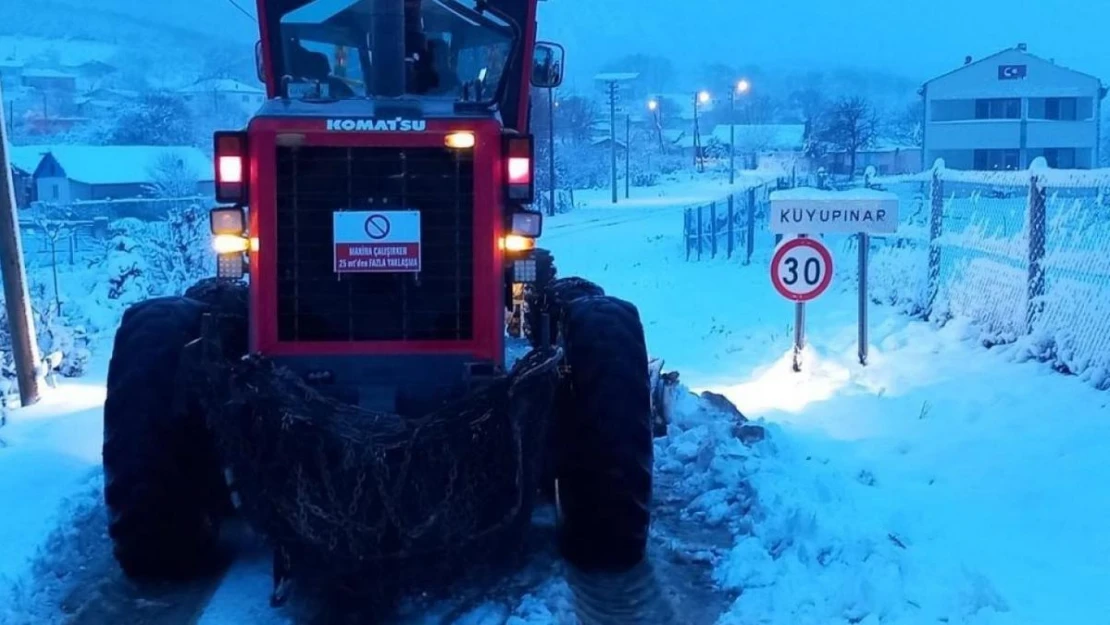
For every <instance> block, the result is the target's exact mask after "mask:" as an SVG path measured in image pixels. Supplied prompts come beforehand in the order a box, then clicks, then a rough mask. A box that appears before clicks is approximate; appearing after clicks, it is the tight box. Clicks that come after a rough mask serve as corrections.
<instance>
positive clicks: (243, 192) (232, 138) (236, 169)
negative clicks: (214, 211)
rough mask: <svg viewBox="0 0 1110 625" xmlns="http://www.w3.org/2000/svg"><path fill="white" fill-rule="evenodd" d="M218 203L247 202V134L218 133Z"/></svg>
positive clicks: (216, 137) (216, 136) (216, 138)
mask: <svg viewBox="0 0 1110 625" xmlns="http://www.w3.org/2000/svg"><path fill="white" fill-rule="evenodd" d="M215 140H216V201H217V202H229V203H230V202H234V203H236V204H244V203H246V201H247V180H248V179H249V177H250V176H249V172H248V171H247V163H248V160H247V133H245V132H217V133H216V134H215Z"/></svg>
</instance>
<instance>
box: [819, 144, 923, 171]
mask: <svg viewBox="0 0 1110 625" xmlns="http://www.w3.org/2000/svg"><path fill="white" fill-rule="evenodd" d="M822 166H823V167H824V168H825V169H826V170H828V172H829V173H830V174H837V175H848V174H850V173H852V172H850V171H849V169H850V168H851V166H852V159H851V157H850V155H849V154H848V153H847V152H845V151H841V150H833V151H831V152H829V153H828V154H826V155H825V157H824V158H823V159H822ZM868 167H874V168H875V170H876V171H877V172H878V173H879V175H881V176H892V175H896V174H909V173H916V172H919V171H921V148H920V147H916V146H901V145H885V144H880V145H876V146H874V147H870V148H865V149H862V150H860V151H858V152H856V171H855V173H857V174H858V173H862V172H863V171H865V170H866V169H867V168H868Z"/></svg>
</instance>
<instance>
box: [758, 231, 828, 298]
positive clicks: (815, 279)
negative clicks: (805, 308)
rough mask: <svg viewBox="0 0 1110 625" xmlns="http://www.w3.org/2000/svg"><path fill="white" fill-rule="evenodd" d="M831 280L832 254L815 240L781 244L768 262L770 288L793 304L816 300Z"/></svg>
mask: <svg viewBox="0 0 1110 625" xmlns="http://www.w3.org/2000/svg"><path fill="white" fill-rule="evenodd" d="M832 276H833V261H832V254H830V253H829V249H828V248H827V247H825V244H824V243H821V241H819V240H817V239H810V238H797V239H788V240H785V241H783V242H782V244H781V245H779V248H778V249H777V250H775V255H774V257H772V258H771V284H773V285H775V290H776V291H778V292H779V294H780V295H782V296H783V297H785V298H786V299H788V300H791V301H793V302H808V301H810V300H814V299H817V297H818V296H820V295H821V294H822V293H824V292H825V289H827V288H829V284H830V283H831V282H832Z"/></svg>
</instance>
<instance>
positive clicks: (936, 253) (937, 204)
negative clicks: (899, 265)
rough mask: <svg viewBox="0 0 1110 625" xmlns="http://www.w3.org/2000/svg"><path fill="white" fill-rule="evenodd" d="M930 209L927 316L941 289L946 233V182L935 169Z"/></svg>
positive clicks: (930, 312) (927, 316) (926, 316)
mask: <svg viewBox="0 0 1110 625" xmlns="http://www.w3.org/2000/svg"><path fill="white" fill-rule="evenodd" d="M930 195H931V197H930V211H929V287H928V289H929V290H928V294H927V296H926V300H925V318H926V319H929V318H932V316H933V307H934V306H936V303H937V294H938V293H939V291H940V237H941V235H942V234H944V182H943V181H942V180H941V179H940V171H939V170H933V184H932V187H931V190H930Z"/></svg>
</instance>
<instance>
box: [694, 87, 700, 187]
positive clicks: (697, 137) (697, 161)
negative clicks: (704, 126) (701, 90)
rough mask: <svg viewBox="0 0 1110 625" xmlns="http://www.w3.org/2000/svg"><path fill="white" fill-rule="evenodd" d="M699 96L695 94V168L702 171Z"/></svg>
mask: <svg viewBox="0 0 1110 625" xmlns="http://www.w3.org/2000/svg"><path fill="white" fill-rule="evenodd" d="M698 96H699V94H697V93H695V94H694V168H695V169H697V170H698V171H701V168H700V167H699V165H701V159H700V158H698V157H699V156H701V154H700V153H701V134H700V131H699V129H698Z"/></svg>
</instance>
